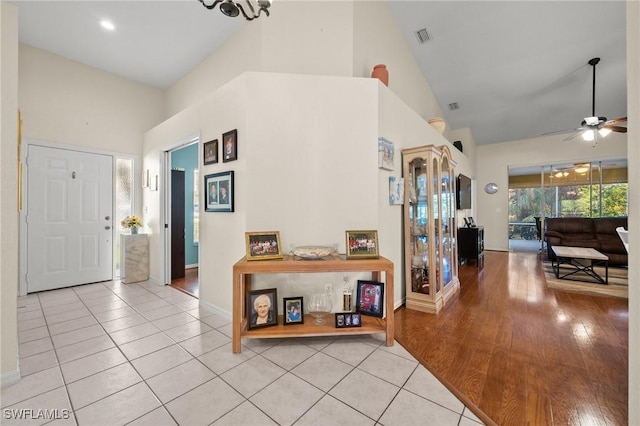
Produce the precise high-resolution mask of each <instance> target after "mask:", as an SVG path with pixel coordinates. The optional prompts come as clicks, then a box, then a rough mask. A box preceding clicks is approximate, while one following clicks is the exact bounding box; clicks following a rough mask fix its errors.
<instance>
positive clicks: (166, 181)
mask: <svg viewBox="0 0 640 426" xmlns="http://www.w3.org/2000/svg"><path fill="white" fill-rule="evenodd" d="M200 139H201V138H200V132H198V133H192V134H191V135H188V136H186V137H184V138H182V139H180V140H179V141H177V142H176V143H175V144H174V145H172V146H168V147H165V148H164V149H162V155H161V156H160V178H159V179H160V182H162V184H161V186H160V188H159V191H160V194H159V197H160V227H161V228H162V231H163V232H164V233H163V238H162V244H163V247H162V257H163V259H162V264H163V265H164V269H163V271H162V274H163V277H162V284H163V285H169V284H171V229H170V224H171V152H172V151H175V150H178V149H180V148H184V147H185V146H188V145H192V144H194V143H197V144H200ZM198 168H200V151H199V150H198ZM199 264H200V259H199V258H198V265H199Z"/></svg>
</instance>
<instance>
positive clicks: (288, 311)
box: [282, 297, 304, 325]
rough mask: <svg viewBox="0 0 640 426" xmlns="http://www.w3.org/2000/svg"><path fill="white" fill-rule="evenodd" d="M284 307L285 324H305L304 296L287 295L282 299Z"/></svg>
mask: <svg viewBox="0 0 640 426" xmlns="http://www.w3.org/2000/svg"><path fill="white" fill-rule="evenodd" d="M282 309H284V315H283V318H284V320H283V324H284V325H292V324H304V298H303V297H285V298H283V299H282Z"/></svg>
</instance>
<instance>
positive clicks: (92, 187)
mask: <svg viewBox="0 0 640 426" xmlns="http://www.w3.org/2000/svg"><path fill="white" fill-rule="evenodd" d="M27 165H28V167H27V187H26V188H27V190H26V192H27V194H26V195H27V198H26V201H27V203H26V220H25V223H26V224H27V226H26V227H25V229H26V243H27V244H26V246H27V253H26V274H25V275H26V279H25V281H26V292H27V293H32V292H36V291H43V290H52V289H56V288H62V287H69V286H74V285H80V284H87V283H92V282H99V281H108V280H111V279H112V278H113V238H114V232H113V223H114V221H113V157H112V156H110V155H105V154H96V153H88V152H81V151H75V150H69V149H62V148H54V147H45V146H38V145H28V154H27Z"/></svg>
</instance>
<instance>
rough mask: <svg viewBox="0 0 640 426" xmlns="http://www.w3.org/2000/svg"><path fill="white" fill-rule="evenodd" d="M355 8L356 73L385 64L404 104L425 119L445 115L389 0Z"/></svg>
mask: <svg viewBox="0 0 640 426" xmlns="http://www.w3.org/2000/svg"><path fill="white" fill-rule="evenodd" d="M328 4H329V5H333V4H335V2H328ZM330 7H333V6H330ZM354 9H355V14H354V25H353V33H354V42H353V76H354V77H369V76H370V75H371V71H372V69H373V66H374V65H376V64H379V63H382V64H385V65H386V66H387V69H388V70H389V88H390V89H391V90H392V91H393V92H394V93H396V94H397V95H398V96H399V97H400V99H402V100H403V101H404V103H405V104H407V105H408V106H409V107H410V108H411V109H412V110H413V111H415V112H416V113H417V114H418V115H419V116H421V117H422V118H423V119H425V120H428V119H430V118H433V117H439V116H442V110H441V108H440V105H439V104H438V102H437V101H436V99H435V96H434V94H433V92H432V91H431V87H429V83H428V82H427V81H426V80H425V78H424V76H423V75H422V72H421V71H420V68H419V66H418V63H417V62H416V59H415V58H414V56H413V53H412V52H411V49H410V48H409V46H408V45H407V42H406V40H405V39H404V36H403V35H402V33H401V31H400V28H399V27H398V24H397V22H396V20H395V18H394V17H393V14H392V13H391V11H390V9H389V5H388V4H387V2H383V1H356V2H355V3H354ZM447 136H448V130H447V131H446V132H445V137H447ZM450 140H451V139H450Z"/></svg>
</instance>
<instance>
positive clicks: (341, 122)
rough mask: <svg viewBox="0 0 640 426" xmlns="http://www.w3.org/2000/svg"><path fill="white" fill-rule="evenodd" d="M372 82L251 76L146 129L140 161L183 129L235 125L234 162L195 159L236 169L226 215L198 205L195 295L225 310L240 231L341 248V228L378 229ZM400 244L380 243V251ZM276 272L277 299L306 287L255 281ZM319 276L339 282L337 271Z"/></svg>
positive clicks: (155, 254)
mask: <svg viewBox="0 0 640 426" xmlns="http://www.w3.org/2000/svg"><path fill="white" fill-rule="evenodd" d="M377 85H378V82H377V81H374V80H371V79H368V78H367V79H353V78H345V77H329V76H326V77H322V76H309V75H295V74H275V73H248V74H244V75H242V76H240V77H238V78H237V79H235V80H233V81H231V82H229V83H227V84H226V85H224V86H223V87H221V88H220V89H218V90H217V91H216V92H214V93H213V94H211V95H210V96H208V97H207V98H206V99H205V100H204V101H203V102H201V103H199V104H197V105H194V106H192V107H190V108H187V109H186V110H185V111H183V112H182V113H180V114H178V115H176V116H175V117H172V118H171V119H169V120H167V121H166V122H165V123H163V124H162V125H160V126H158V127H156V128H155V129H153V130H152V131H150V132H148V133H147V135H146V137H145V157H144V158H145V162H147V161H150V162H153V161H155V160H156V159H157V158H158V156H159V151H160V150H162V149H164V148H163V147H166V146H167V145H168V144H171V142H172V141H173V140H176V139H178V138H180V137H181V136H182V135H184V134H188V133H193V132H200V133H201V135H202V140H210V139H213V138H216V137H217V138H218V139H220V138H221V135H222V133H224V132H226V131H229V130H232V129H237V130H238V160H237V161H234V162H229V163H218V164H214V165H207V166H201V174H202V176H205V175H207V174H210V173H217V172H221V171H227V170H233V171H234V173H235V184H234V186H235V197H236V198H235V212H233V213H208V212H204V211H201V212H200V257H201V259H203V261H202V262H201V264H200V285H201V288H200V294H201V300H204V301H205V302H208V303H211V304H213V305H216V306H217V307H219V308H221V309H222V310H223V311H227V312H230V311H231V302H232V301H231V296H232V292H231V291H232V275H231V271H232V266H233V264H234V263H235V262H236V261H237V260H238V259H240V258H241V257H242V256H244V254H245V242H244V233H245V231H280V234H281V239H282V241H281V244H282V247H283V248H284V249H285V250H286V251H288V249H289V247H290V244H321V243H338V244H339V247H340V251H341V252H344V250H345V230H347V229H378V225H379V219H378V205H379V200H378V187H377V185H376V182H377V177H378V168H377V132H378V126H377V113H378V106H377ZM212 117H215V119H212ZM145 167H146V166H145ZM151 197H152V194H151V193H148V192H145V198H144V204H145V206H146V207H148V214H147V215H146V218H148V220H147V221H148V222H149V223H150V224H156V225H157V224H158V223H159V222H158V221H156V220H155V218H156V217H159V211H160V205H159V201H160V200H159V199H156V198H151ZM386 197H387V196H386V195H385V201H386V200H387V198H386ZM398 219H400V218H398ZM160 229H161V227H160V226H159V225H157V226H154V228H153V230H152V233H153V234H155V235H154V236H153V237H152V256H151V259H152V263H151V274H152V275H154V276H160V275H161V274H162V271H161V268H162V265H163V262H162V261H159V262H158V261H156V260H154V259H161V246H162V239H161V238H160V233H159V231H160ZM398 250H399V249H398V248H397V247H395V248H394V247H392V246H390V245H389V246H386V245H383V246H382V255H385V254H386V253H393V252H396V251H398ZM274 279H276V280H280V281H281V283H280V284H281V286H279V287H280V288H281V289H282V290H281V293H282V294H280V295H282V296H285V295H287V294H286V293H287V292H289V291H291V292H293V291H296V284H297V288H298V290H297V291H302V292H303V293H304V292H305V290H300V288H299V285H300V283H299V282H297V283H296V282H292V281H291V280H293V281H295V277H282V276H277V277H269V278H265V279H263V280H262V282H261V280H260V279H258V280H256V283H257V286H258V287H260V286H261V285H270V283H271V282H273V280H274ZM323 279H330V280H332V281H333V282H334V283H335V285H334V287H335V288H336V290H338V288H339V287H340V286H341V282H342V281H341V277H335V276H334V277H330V278H326V277H325V278H323ZM280 295H279V296H280ZM291 295H295V294H291Z"/></svg>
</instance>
